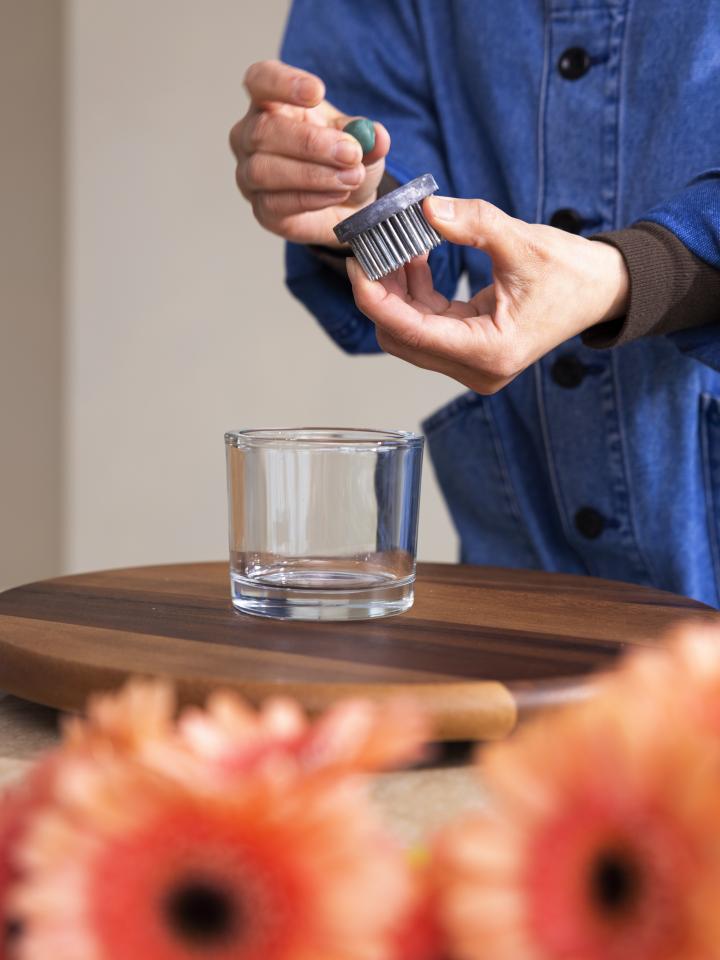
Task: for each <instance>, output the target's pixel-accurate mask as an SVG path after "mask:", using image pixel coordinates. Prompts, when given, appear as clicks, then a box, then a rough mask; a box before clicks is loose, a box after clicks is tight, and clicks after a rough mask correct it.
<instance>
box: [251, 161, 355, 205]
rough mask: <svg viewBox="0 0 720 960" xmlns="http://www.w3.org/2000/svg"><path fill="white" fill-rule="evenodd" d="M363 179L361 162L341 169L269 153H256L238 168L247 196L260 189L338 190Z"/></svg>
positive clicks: (351, 185)
mask: <svg viewBox="0 0 720 960" xmlns="http://www.w3.org/2000/svg"><path fill="white" fill-rule="evenodd" d="M364 179H365V168H364V167H363V166H360V165H358V166H357V167H351V168H349V169H345V170H338V169H337V168H335V167H325V166H322V165H321V164H319V163H302V162H301V161H299V160H290V159H289V158H288V157H278V156H275V155H274V154H270V153H253V154H252V155H251V156H250V157H247V158H245V159H244V160H241V161H240V163H239V164H238V168H237V183H238V186H239V187H240V190H241V191H242V193H243V194H245V195H246V196H247V195H249V194H252V193H255V192H257V191H260V190H262V191H273V190H300V191H303V192H305V191H313V192H324V193H338V192H340V191H347V190H352V189H354V188H355V187H358V186H359V185H360V184H361V183H362V181H363V180H364Z"/></svg>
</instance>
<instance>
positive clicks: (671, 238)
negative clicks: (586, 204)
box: [582, 221, 720, 349]
mask: <svg viewBox="0 0 720 960" xmlns="http://www.w3.org/2000/svg"><path fill="white" fill-rule="evenodd" d="M590 239H591V240H600V241H601V242H602V243H609V244H611V245H612V246H613V247H615V248H616V249H618V250H619V251H620V253H621V254H622V255H623V257H624V258H625V263H626V264H627V267H628V271H629V273H630V305H629V309H628V312H627V314H626V315H625V316H624V317H619V318H618V319H617V320H610V321H608V322H607V323H599V324H598V325H597V326H595V327H591V328H590V329H589V330H586V331H585V333H583V335H582V339H583V343H585V345H586V346H588V347H594V348H596V349H603V348H606V347H617V346H619V345H620V344H622V343H629V342H630V341H631V340H638V339H639V338H640V337H650V336H658V335H659V334H664V333H674V332H675V331H676V330H686V329H688V328H689V327H705V326H708V325H709V324H711V323H718V322H720V270H716V269H715V267H711V266H710V265H709V264H707V263H705V261H704V260H701V259H700V258H699V257H696V256H695V254H694V253H691V252H690V250H688V248H687V247H686V246H685V244H684V243H682V242H681V241H680V240H678V238H677V237H676V236H675V234H674V233H672V232H671V231H670V230H666V229H665V227H661V226H659V225H658V224H656V223H649V222H647V221H641V222H640V223H636V224H634V225H633V226H632V227H628V228H627V229H625V230H615V231H613V232H612V233H600V234H598V235H597V236H594V237H591V238H590Z"/></svg>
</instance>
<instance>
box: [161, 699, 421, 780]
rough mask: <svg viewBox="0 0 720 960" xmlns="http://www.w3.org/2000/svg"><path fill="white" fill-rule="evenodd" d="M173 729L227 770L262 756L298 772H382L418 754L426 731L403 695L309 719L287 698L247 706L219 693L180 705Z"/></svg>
mask: <svg viewBox="0 0 720 960" xmlns="http://www.w3.org/2000/svg"><path fill="white" fill-rule="evenodd" d="M179 729H180V734H181V737H182V740H183V742H184V744H185V745H186V746H187V747H188V748H189V750H190V751H191V752H192V753H193V754H194V755H195V756H198V757H200V758H202V759H203V760H205V761H209V762H210V763H212V764H213V765H214V766H215V768H216V769H217V770H218V771H220V772H222V773H225V774H228V775H236V774H238V773H240V772H242V771H243V770H247V769H251V768H252V767H254V766H256V765H258V764H260V763H263V762H264V761H266V760H268V759H269V760H271V761H272V762H278V761H279V760H282V761H284V762H285V763H287V764H289V765H291V766H292V767H293V768H296V769H298V770H302V771H305V772H310V771H319V770H325V771H334V772H340V771H346V772H351V771H352V772H357V773H366V772H372V771H377V770H383V769H388V768H392V767H397V766H399V765H401V764H407V763H410V762H412V761H415V760H418V759H420V757H421V756H422V755H423V752H424V748H425V743H426V741H427V739H428V737H429V734H430V727H429V724H428V721H427V719H426V717H425V716H424V715H423V714H422V713H421V712H420V711H419V710H418V709H417V708H416V707H415V706H414V705H412V703H410V702H406V701H403V700H390V701H388V702H386V703H373V702H372V701H369V700H344V701H341V702H340V703H338V704H337V705H336V706H333V707H330V709H329V710H327V712H326V713H325V714H323V715H322V716H321V717H320V718H319V719H318V720H316V721H315V722H311V721H310V720H309V719H308V718H307V716H306V715H305V713H304V712H303V711H302V709H301V708H300V707H299V705H298V704H297V703H296V702H295V701H293V700H288V699H283V698H274V699H270V700H268V701H266V703H265V704H264V705H263V706H262V707H261V708H260V709H259V710H257V711H255V710H253V709H252V708H251V707H250V706H248V705H247V704H246V703H245V702H244V701H242V700H241V699H240V698H239V697H237V696H235V695H233V694H231V693H226V692H218V693H216V694H213V695H212V696H211V697H210V698H209V700H208V704H207V708H206V709H205V710H200V709H198V708H193V707H191V708H189V709H187V710H186V711H185V712H184V713H183V715H182V716H181V718H180V722H179Z"/></svg>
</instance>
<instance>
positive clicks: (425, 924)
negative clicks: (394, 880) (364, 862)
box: [391, 851, 450, 960]
mask: <svg viewBox="0 0 720 960" xmlns="http://www.w3.org/2000/svg"><path fill="white" fill-rule="evenodd" d="M411 868H412V879H413V892H412V896H411V898H410V902H409V905H408V907H407V909H406V910H405V912H404V913H403V914H402V915H401V917H400V921H399V923H398V924H397V925H396V927H395V933H394V936H393V952H392V954H391V957H392V960H449V958H450V954H449V951H448V946H447V941H446V938H445V936H444V932H443V929H442V926H441V923H440V917H439V915H438V903H439V900H438V891H437V889H436V887H435V877H434V872H433V865H432V863H431V861H430V859H429V856H428V854H427V852H426V851H413V854H412V856H411Z"/></svg>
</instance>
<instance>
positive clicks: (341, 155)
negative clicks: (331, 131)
mask: <svg viewBox="0 0 720 960" xmlns="http://www.w3.org/2000/svg"><path fill="white" fill-rule="evenodd" d="M333 157H334V158H335V159H336V160H338V161H339V162H340V163H347V164H351V163H360V161H361V160H362V151H361V149H360V144H359V143H357V142H356V141H354V140H340V141H338V143H336V144H335V149H334V150H333Z"/></svg>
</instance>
